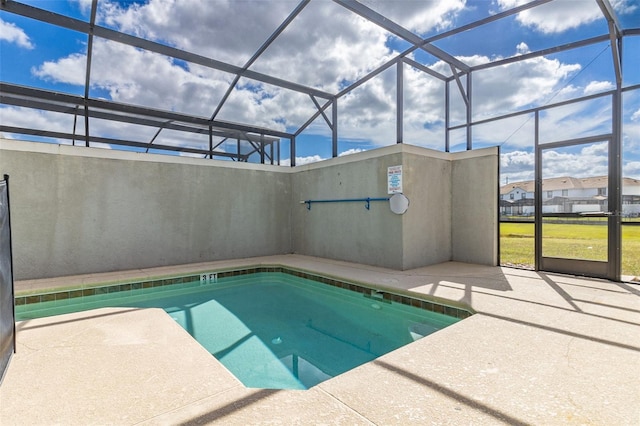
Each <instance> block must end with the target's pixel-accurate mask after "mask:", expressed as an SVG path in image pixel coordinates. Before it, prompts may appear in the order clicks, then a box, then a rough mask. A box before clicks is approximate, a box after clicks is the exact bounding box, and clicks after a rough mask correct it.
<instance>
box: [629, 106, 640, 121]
mask: <svg viewBox="0 0 640 426" xmlns="http://www.w3.org/2000/svg"><path fill="white" fill-rule="evenodd" d="M631 121H640V109H638V110H637V111H636V112H634V113H633V114H632V115H631Z"/></svg>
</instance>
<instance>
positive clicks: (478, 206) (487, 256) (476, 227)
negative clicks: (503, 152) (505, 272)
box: [451, 147, 500, 265]
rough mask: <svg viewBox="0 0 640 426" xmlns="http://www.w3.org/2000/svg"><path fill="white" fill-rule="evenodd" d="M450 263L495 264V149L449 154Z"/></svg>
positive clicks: (496, 190) (496, 159)
mask: <svg viewBox="0 0 640 426" xmlns="http://www.w3.org/2000/svg"><path fill="white" fill-rule="evenodd" d="M452 158H453V162H452V169H451V184H452V187H453V188H455V190H454V191H453V192H452V201H451V218H452V219H451V239H452V247H453V253H452V258H451V260H456V261H460V262H469V263H479V264H483V265H496V264H497V262H498V219H497V218H498V195H499V188H498V164H499V158H500V156H499V152H498V148H496V147H492V148H486V149H480V150H474V151H466V152H459V153H455V154H453V157H452Z"/></svg>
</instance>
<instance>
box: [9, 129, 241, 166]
mask: <svg viewBox="0 0 640 426" xmlns="http://www.w3.org/2000/svg"><path fill="white" fill-rule="evenodd" d="M0 132H5V133H15V134H20V135H31V136H40V137H47V138H56V139H67V140H80V139H84V138H85V135H78V134H75V135H74V134H72V133H64V132H52V131H49V130H36V129H29V128H26V127H14V126H5V125H0ZM89 141H90V142H95V143H104V144H108V145H119V146H129V147H133V148H142V149H147V148H151V149H155V150H160V151H172V152H188V153H191V154H202V155H209V150H208V149H198V148H188V147H183V146H171V145H155V144H154V145H152V146H151V147H150V146H149V143H148V142H136V141H126V140H122V139H113V138H104V137H99V136H89ZM213 155H215V156H218V157H228V158H238V157H239V156H238V155H237V154H232V153H229V152H224V151H214V152H213Z"/></svg>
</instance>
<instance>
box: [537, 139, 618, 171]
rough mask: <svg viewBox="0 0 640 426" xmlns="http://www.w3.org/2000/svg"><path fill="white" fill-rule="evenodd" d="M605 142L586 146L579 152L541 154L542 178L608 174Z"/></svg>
mask: <svg viewBox="0 0 640 426" xmlns="http://www.w3.org/2000/svg"><path fill="white" fill-rule="evenodd" d="M607 149H608V144H607V142H601V143H596V144H589V145H586V146H585V147H584V148H582V149H580V151H579V152H570V151H569V150H568V149H567V150H563V149H562V148H559V149H557V150H554V149H549V150H545V151H544V152H543V153H542V167H543V169H542V174H543V176H544V177H560V176H573V177H588V176H604V175H606V174H607V173H608V163H607V158H608V157H607V155H606V153H607Z"/></svg>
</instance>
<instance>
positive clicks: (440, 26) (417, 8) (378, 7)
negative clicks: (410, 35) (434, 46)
mask: <svg viewBox="0 0 640 426" xmlns="http://www.w3.org/2000/svg"><path fill="white" fill-rule="evenodd" d="M362 3H364V4H365V5H367V6H369V7H370V8H371V9H373V10H375V11H376V12H378V13H381V14H383V15H385V16H388V17H389V18H390V19H391V20H393V21H394V22H396V23H397V24H399V25H402V26H403V27H405V28H407V29H408V30H411V31H415V32H417V33H420V34H424V33H426V32H428V31H431V30H433V29H437V30H444V29H446V28H449V27H451V26H452V25H453V23H454V21H455V19H456V16H457V14H458V13H459V12H461V11H462V10H463V9H464V8H465V3H466V1H465V0H439V1H427V2H422V1H402V2H398V1H388V0H366V1H363V2H362Z"/></svg>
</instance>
